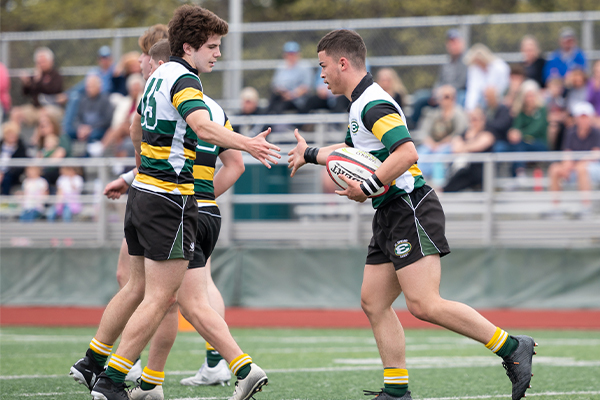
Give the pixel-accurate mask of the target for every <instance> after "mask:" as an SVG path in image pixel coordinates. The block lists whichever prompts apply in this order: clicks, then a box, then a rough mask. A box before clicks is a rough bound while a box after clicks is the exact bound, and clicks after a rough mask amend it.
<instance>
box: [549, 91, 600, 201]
mask: <svg viewBox="0 0 600 400" xmlns="http://www.w3.org/2000/svg"><path fill="white" fill-rule="evenodd" d="M595 114H596V113H595V111H594V107H593V106H592V105H591V104H590V103H588V102H580V103H577V104H576V105H575V106H574V107H573V117H574V118H575V125H574V126H573V127H571V128H570V129H569V130H568V131H567V133H566V135H565V138H564V141H563V144H562V150H563V151H566V152H569V151H592V150H600V129H598V128H596V127H594V126H592V122H593V118H594V117H595ZM596 162H597V161H596ZM593 163H594V162H591V161H588V160H580V161H574V160H565V161H560V162H555V163H552V164H551V165H550V168H549V169H548V176H549V177H550V190H552V191H560V190H562V184H563V182H564V181H565V180H568V179H570V178H575V176H573V175H576V179H577V186H578V188H579V190H581V191H584V192H587V191H589V190H591V187H592V184H591V179H590V168H589V166H590V165H591V164H593ZM583 203H584V207H585V208H587V209H589V207H590V206H591V202H590V199H589V198H588V197H584V198H583Z"/></svg>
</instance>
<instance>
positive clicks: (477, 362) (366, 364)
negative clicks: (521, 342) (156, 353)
mask: <svg viewBox="0 0 600 400" xmlns="http://www.w3.org/2000/svg"><path fill="white" fill-rule="evenodd" d="M334 362H335V363H339V364H350V365H340V366H336V367H318V368H279V369H266V370H265V372H267V373H269V374H279V373H283V374H290V373H305V372H346V371H373V370H379V369H381V360H380V359H378V358H365V359H352V358H351V359H348V358H346V359H337V360H334ZM499 363H500V361H499V359H497V358H495V357H492V356H489V357H413V358H409V359H408V360H407V364H408V367H409V368H412V369H438V368H448V365H451V366H452V367H454V368H458V367H460V368H481V367H498V365H499ZM534 365H535V366H542V365H543V366H547V367H559V368H563V367H600V360H592V361H577V360H574V359H573V358H569V357H542V356H537V357H535V359H534ZM196 372H197V371H196V370H192V371H166V375H167V376H178V375H193V374H195V373H196ZM68 377H69V376H68V375H67V374H60V375H4V376H0V380H10V379H50V378H68Z"/></svg>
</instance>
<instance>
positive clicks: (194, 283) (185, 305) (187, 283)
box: [177, 268, 210, 314]
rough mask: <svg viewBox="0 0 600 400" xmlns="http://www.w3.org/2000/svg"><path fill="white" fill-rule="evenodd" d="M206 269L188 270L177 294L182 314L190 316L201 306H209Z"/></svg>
mask: <svg viewBox="0 0 600 400" xmlns="http://www.w3.org/2000/svg"><path fill="white" fill-rule="evenodd" d="M207 281H208V279H207V273H206V268H193V269H188V270H187V272H186V273H185V277H184V279H183V282H182V284H181V287H180V288H179V293H178V294H177V302H178V303H179V307H180V308H181V312H182V313H184V314H188V313H190V312H192V311H193V310H194V309H195V308H197V307H199V306H206V305H209V306H210V304H209V302H208V291H207Z"/></svg>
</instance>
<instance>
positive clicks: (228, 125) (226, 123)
mask: <svg viewBox="0 0 600 400" xmlns="http://www.w3.org/2000/svg"><path fill="white" fill-rule="evenodd" d="M225 128H227V129H229V130H230V131H233V126H231V122H230V121H229V120H227V122H225Z"/></svg>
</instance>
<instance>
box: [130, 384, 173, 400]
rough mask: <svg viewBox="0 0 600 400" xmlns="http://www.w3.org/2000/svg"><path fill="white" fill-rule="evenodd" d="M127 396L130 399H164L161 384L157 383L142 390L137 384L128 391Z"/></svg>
mask: <svg viewBox="0 0 600 400" xmlns="http://www.w3.org/2000/svg"><path fill="white" fill-rule="evenodd" d="M129 398H130V399H131V400H164V399H165V395H164V393H163V388H162V385H157V386H155V387H154V389H151V390H142V388H141V387H140V386H139V385H138V386H136V387H134V388H133V389H131V390H130V391H129Z"/></svg>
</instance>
